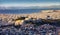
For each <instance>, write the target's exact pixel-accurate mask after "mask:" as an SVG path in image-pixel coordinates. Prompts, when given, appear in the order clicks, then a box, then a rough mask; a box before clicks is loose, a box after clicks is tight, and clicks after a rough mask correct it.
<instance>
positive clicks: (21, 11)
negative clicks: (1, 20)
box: [0, 8, 60, 14]
mask: <svg viewBox="0 0 60 35" xmlns="http://www.w3.org/2000/svg"><path fill="white" fill-rule="evenodd" d="M42 10H60V8H43V9H42V8H40V9H0V14H30V13H37V12H41V11H42Z"/></svg>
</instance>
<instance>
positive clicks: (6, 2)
mask: <svg viewBox="0 0 60 35" xmlns="http://www.w3.org/2000/svg"><path fill="white" fill-rule="evenodd" d="M52 5H60V0H0V6H5V7H10V6H22V7H23V6H24V7H29V6H52Z"/></svg>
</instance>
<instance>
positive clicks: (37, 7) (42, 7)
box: [0, 5, 60, 9]
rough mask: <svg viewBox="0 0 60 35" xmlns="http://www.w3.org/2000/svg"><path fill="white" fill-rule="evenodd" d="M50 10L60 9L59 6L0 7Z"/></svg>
mask: <svg viewBox="0 0 60 35" xmlns="http://www.w3.org/2000/svg"><path fill="white" fill-rule="evenodd" d="M49 8H50V9H51V8H60V5H52V6H41V7H40V6H30V7H1V6H0V9H49Z"/></svg>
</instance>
